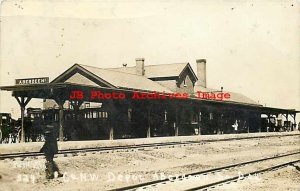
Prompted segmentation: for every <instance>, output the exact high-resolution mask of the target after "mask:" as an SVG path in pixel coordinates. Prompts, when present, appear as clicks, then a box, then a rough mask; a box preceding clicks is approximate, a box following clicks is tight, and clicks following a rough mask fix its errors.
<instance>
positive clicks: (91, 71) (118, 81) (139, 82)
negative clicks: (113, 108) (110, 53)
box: [51, 64, 172, 93]
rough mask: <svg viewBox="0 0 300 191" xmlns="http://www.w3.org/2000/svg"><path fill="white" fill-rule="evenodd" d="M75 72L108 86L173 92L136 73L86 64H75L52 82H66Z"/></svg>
mask: <svg viewBox="0 0 300 191" xmlns="http://www.w3.org/2000/svg"><path fill="white" fill-rule="evenodd" d="M75 73H80V74H82V75H84V76H85V77H86V78H89V79H91V80H93V82H94V83H96V84H99V85H100V84H105V85H107V86H108V87H114V88H123V89H134V90H145V91H157V92H166V93H171V92H172V91H171V90H169V89H168V88H166V87H163V86H162V85H160V84H158V83H156V82H154V81H152V80H150V79H148V78H146V77H145V76H139V75H135V74H129V73H124V72H119V71H112V70H108V69H103V68H97V67H93V66H86V65H81V64H75V65H73V66H72V67H71V68H69V69H68V70H67V71H65V72H64V73H63V74H61V75H60V76H58V77H57V78H56V79H54V80H53V81H52V82H51V83H59V82H64V81H66V80H68V79H69V78H71V77H72V76H73V75H75Z"/></svg>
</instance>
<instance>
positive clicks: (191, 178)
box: [113, 151, 300, 191]
mask: <svg viewBox="0 0 300 191" xmlns="http://www.w3.org/2000/svg"><path fill="white" fill-rule="evenodd" d="M297 155H298V157H297V159H296V160H295V159H293V160H291V159H290V160H289V161H288V162H286V161H285V162H280V163H279V164H278V163H277V164H276V165H269V166H268V167H265V166H264V167H263V168H262V167H256V169H254V170H250V171H247V172H246V173H245V172H244V173H242V175H243V176H241V175H237V174H238V173H236V172H237V169H239V170H238V172H240V170H242V168H245V167H247V166H250V165H257V164H259V163H263V162H270V161H272V160H278V159H280V158H289V157H291V156H297ZM299 157H300V151H297V152H293V153H285V154H282V155H277V156H272V157H266V158H261V159H257V160H252V161H247V162H241V163H236V164H231V165H227V166H223V167H218V168H212V169H208V170H203V171H199V172H194V173H191V174H185V175H181V176H176V177H175V176H173V177H172V176H170V177H168V178H165V179H159V180H154V181H150V182H145V183H141V184H136V185H132V186H127V187H122V188H117V189H113V190H115V191H121V190H122V191H123V190H127V191H135V190H136V191H138V190H188V191H194V190H197V191H198V190H201V191H204V190H205V191H207V190H209V189H212V188H215V187H217V186H222V185H224V184H230V183H232V182H237V181H238V180H243V179H246V178H247V177H249V176H253V175H258V174H261V173H264V172H267V171H272V170H276V169H279V168H282V167H285V166H288V165H291V164H294V163H297V162H300V159H299ZM273 162H274V161H273ZM250 167H251V166H250ZM252 168H253V167H252ZM230 171H231V176H227V175H226V176H222V177H221V178H220V177H219V178H217V176H220V173H221V172H230ZM218 173H219V174H218ZM229 174H230V173H229ZM207 176H209V179H210V180H212V179H214V178H215V181H213V182H208V183H203V180H205V177H206V178H207ZM199 177H201V178H200V180H199ZM197 178H198V179H197ZM196 181H198V182H196ZM172 184H173V185H172ZM174 184H175V185H174ZM185 184H187V186H182V185H185Z"/></svg>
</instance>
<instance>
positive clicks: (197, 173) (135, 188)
mask: <svg viewBox="0 0 300 191" xmlns="http://www.w3.org/2000/svg"><path fill="white" fill-rule="evenodd" d="M297 154H300V151H297V152H293V153H286V154H282V155H276V156H272V157H266V158H261V159H256V160H252V161H247V162H241V163H236V164H231V165H227V166H222V167H217V168H212V169H208V170H202V171H199V172H194V173H190V174H185V175H180V176H177V177H175V176H173V177H172V176H171V177H169V178H165V179H160V180H154V181H149V182H144V183H140V184H136V185H131V186H126V187H122V188H117V189H112V190H111V191H113V190H114V191H123V190H137V189H139V188H144V187H149V186H155V185H157V184H161V183H166V182H171V181H172V180H174V179H184V178H186V177H189V176H196V175H206V174H207V173H213V172H219V171H221V170H228V169H230V168H235V167H239V166H244V165H248V164H254V163H258V162H262V161H267V160H272V159H277V158H281V157H286V156H291V155H297ZM297 161H299V160H297ZM251 173H252V172H251ZM249 174H250V173H249ZM249 174H248V175H247V176H249ZM230 179H231V178H230ZM235 179H236V177H235ZM228 181H230V180H229V179H228V180H226V181H225V182H228ZM221 183H222V182H221V181H219V182H216V183H211V185H207V186H199V187H196V188H193V189H195V190H197V189H204V188H206V187H211V186H213V185H217V184H221ZM193 189H191V190H193Z"/></svg>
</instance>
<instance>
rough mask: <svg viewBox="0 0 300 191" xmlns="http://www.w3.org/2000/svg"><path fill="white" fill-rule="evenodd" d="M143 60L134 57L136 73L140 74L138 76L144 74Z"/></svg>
mask: <svg viewBox="0 0 300 191" xmlns="http://www.w3.org/2000/svg"><path fill="white" fill-rule="evenodd" d="M144 61H145V59H144V58H136V59H135V62H136V66H135V70H136V75H140V76H143V75H145V66H144Z"/></svg>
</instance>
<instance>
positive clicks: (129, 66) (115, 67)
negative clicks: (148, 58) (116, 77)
mask: <svg viewBox="0 0 300 191" xmlns="http://www.w3.org/2000/svg"><path fill="white" fill-rule="evenodd" d="M175 64H185V65H186V64H189V62H182V63H169V64H150V65H145V66H144V67H148V66H164V65H175ZM134 67H136V66H126V67H124V66H123V67H114V68H107V69H119V68H134Z"/></svg>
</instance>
